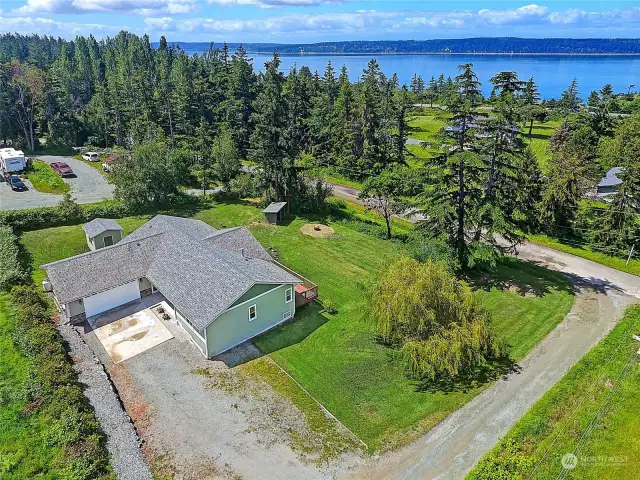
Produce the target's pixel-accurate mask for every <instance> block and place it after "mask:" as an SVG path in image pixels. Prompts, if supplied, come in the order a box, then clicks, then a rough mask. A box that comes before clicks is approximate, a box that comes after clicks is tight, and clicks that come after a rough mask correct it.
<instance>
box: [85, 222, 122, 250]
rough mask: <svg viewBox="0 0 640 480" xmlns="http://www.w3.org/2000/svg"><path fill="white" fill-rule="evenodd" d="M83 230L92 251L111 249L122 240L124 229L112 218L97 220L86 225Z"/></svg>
mask: <svg viewBox="0 0 640 480" xmlns="http://www.w3.org/2000/svg"><path fill="white" fill-rule="evenodd" d="M82 229H83V230H84V233H85V235H86V237H87V245H89V248H90V249H91V250H97V249H98V248H104V247H110V246H111V245H114V244H116V243H118V242H119V241H120V240H122V227H121V226H120V225H118V223H117V222H116V221H115V220H111V219H110V218H95V219H93V220H91V221H90V222H89V223H87V224H85V225H84V226H83V227H82Z"/></svg>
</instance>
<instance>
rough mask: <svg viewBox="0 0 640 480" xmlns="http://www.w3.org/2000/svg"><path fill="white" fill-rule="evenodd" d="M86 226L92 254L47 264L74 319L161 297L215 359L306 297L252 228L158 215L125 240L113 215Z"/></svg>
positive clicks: (62, 305) (60, 301)
mask: <svg viewBox="0 0 640 480" xmlns="http://www.w3.org/2000/svg"><path fill="white" fill-rule="evenodd" d="M84 230H85V233H86V236H87V242H88V244H89V247H90V248H91V250H92V251H91V252H88V253H85V254H81V255H76V256H74V257H71V258H67V259H64V260H60V261H57V262H53V263H49V264H46V265H43V266H42V268H43V269H44V270H46V272H47V275H48V280H46V282H47V285H48V286H47V288H48V289H50V290H51V292H52V295H53V298H54V299H55V302H56V305H57V306H58V307H59V309H60V311H61V313H62V314H63V315H64V316H65V317H66V318H68V319H69V320H70V321H71V322H72V323H80V322H83V321H88V322H89V323H93V321H94V320H97V319H98V318H99V317H100V316H102V315H105V313H107V312H108V313H111V312H113V311H114V310H117V309H119V308H121V307H123V306H128V305H129V304H132V303H136V302H138V303H141V305H147V304H148V303H149V302H144V299H145V297H148V296H152V295H155V297H154V298H157V299H158V301H157V302H155V303H160V301H161V299H162V301H164V302H166V305H167V306H168V309H169V311H170V312H172V313H173V314H174V315H175V318H176V319H177V320H178V322H179V323H180V325H181V326H182V327H183V328H184V329H185V330H186V331H187V332H188V333H189V335H190V336H191V338H192V339H193V341H194V343H195V344H196V345H197V346H198V348H199V349H200V351H201V352H202V354H203V355H205V356H206V357H212V356H214V355H217V354H219V353H222V352H224V351H226V350H228V349H229V348H231V347H233V346H235V345H237V344H239V343H242V342H244V341H246V340H248V339H250V338H252V337H254V336H256V335H259V334H260V333H263V332H265V331H266V330H269V329H270V328H272V327H274V326H276V325H278V324H279V323H282V322H284V321H286V320H289V319H291V318H293V316H294V315H295V309H296V303H298V305H300V302H303V303H305V302H307V299H306V298H302V297H300V296H298V300H297V302H296V298H295V295H296V294H295V287H296V285H301V284H303V280H302V279H300V278H299V277H297V276H295V275H293V274H292V273H291V272H290V271H287V270H285V269H284V268H283V267H282V266H280V265H278V264H276V263H275V262H274V261H273V259H272V258H271V256H270V255H269V254H268V253H267V251H266V250H265V249H264V248H263V247H262V246H261V245H260V244H259V243H258V242H257V241H256V240H255V238H254V237H253V236H252V235H251V233H250V232H249V230H248V229H247V228H246V227H238V228H229V229H226V230H216V229H214V228H213V227H211V226H209V225H207V224H206V223H204V222H201V221H198V220H191V219H184V218H179V217H170V216H165V215H157V216H156V217H154V218H152V219H151V220H150V221H149V222H148V223H146V224H145V225H143V226H142V227H140V228H139V229H137V230H136V231H134V232H133V233H131V234H130V235H128V236H126V237H125V238H124V239H121V238H120V237H121V230H122V228H121V227H120V226H119V225H118V224H117V223H116V222H115V221H113V220H109V219H95V220H93V221H91V222H89V223H88V224H86V225H85V226H84ZM298 290H300V288H298ZM302 290H304V288H303V289H302ZM126 311H128V310H126Z"/></svg>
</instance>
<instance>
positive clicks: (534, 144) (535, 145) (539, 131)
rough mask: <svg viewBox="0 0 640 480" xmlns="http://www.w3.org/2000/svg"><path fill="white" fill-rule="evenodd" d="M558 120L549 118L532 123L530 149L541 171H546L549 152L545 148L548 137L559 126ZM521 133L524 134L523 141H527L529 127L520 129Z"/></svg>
mask: <svg viewBox="0 0 640 480" xmlns="http://www.w3.org/2000/svg"><path fill="white" fill-rule="evenodd" d="M560 123H561V121H560V120H550V121H548V122H546V123H539V122H535V123H534V124H533V130H532V135H531V149H532V150H533V152H534V153H535V154H536V157H537V158H538V163H539V164H540V168H541V169H542V171H543V172H545V173H546V171H547V163H548V162H549V160H550V159H551V154H550V153H549V151H548V150H547V145H548V144H549V137H550V136H551V135H553V133H554V132H555V131H556V129H557V128H558V127H559V126H560ZM522 133H523V134H524V136H525V143H527V142H528V141H529V137H528V134H529V128H528V127H526V128H524V129H522Z"/></svg>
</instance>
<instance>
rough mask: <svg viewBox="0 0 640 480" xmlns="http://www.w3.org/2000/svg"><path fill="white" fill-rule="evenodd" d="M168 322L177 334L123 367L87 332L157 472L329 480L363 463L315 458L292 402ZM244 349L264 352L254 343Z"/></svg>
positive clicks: (200, 478)
mask: <svg viewBox="0 0 640 480" xmlns="http://www.w3.org/2000/svg"><path fill="white" fill-rule="evenodd" d="M163 323H164V325H165V326H166V327H167V328H169V330H170V331H171V333H172V334H173V335H174V337H175V338H173V339H171V340H169V341H167V342H164V343H162V344H160V345H157V346H155V347H153V348H151V349H149V350H147V351H145V352H142V353H140V354H139V355H137V356H135V357H132V358H130V359H128V360H125V361H123V362H121V363H119V364H117V365H115V364H113V363H112V362H110V361H109V359H108V357H106V353H105V352H104V349H102V347H101V346H100V345H99V343H97V339H96V338H95V336H94V335H93V333H92V332H90V333H87V334H85V335H84V338H85V340H86V342H87V343H88V344H89V345H91V347H92V349H93V350H94V351H95V352H96V354H97V355H98V357H99V358H100V360H101V361H102V362H103V363H104V364H105V365H106V368H107V370H108V372H109V375H110V378H111V380H112V381H113V382H114V384H115V386H116V388H117V390H118V393H119V396H120V398H121V400H122V402H123V404H124V405H125V407H126V409H127V412H128V413H129V415H130V416H131V418H132V419H133V420H134V422H135V425H136V428H137V430H138V432H139V434H140V436H141V438H142V439H143V441H144V445H143V452H144V455H145V457H146V458H147V460H148V461H149V463H150V464H151V465H152V466H153V469H154V473H156V474H157V475H158V476H160V477H162V478H164V476H167V477H170V478H173V479H175V480H207V479H236V478H243V479H245V480H250V479H260V480H262V479H276V478H287V479H289V478H290V479H295V478H304V479H305V480H306V479H309V480H312V479H329V478H334V477H335V475H336V472H337V471H338V470H340V471H344V470H343V469H345V468H347V469H348V468H349V467H350V466H351V467H353V466H354V465H356V464H357V463H358V462H359V459H360V458H361V457H360V456H359V455H358V454H356V453H343V454H342V455H341V456H340V457H338V458H337V459H334V460H332V461H330V462H329V463H322V464H318V463H316V461H315V460H316V457H315V456H314V452H312V451H310V450H309V449H308V448H307V447H309V444H308V443H305V441H304V437H305V429H306V428H307V424H306V421H305V420H304V417H303V416H302V415H301V413H300V412H299V411H298V410H297V409H296V408H295V406H294V405H293V404H292V403H291V402H289V400H287V399H286V398H284V397H282V396H281V395H279V394H278V393H276V392H275V391H273V390H272V388H271V387H270V386H269V385H267V384H265V383H264V382H261V381H256V380H255V379H254V378H252V377H250V376H248V375H245V374H243V373H241V372H242V367H244V366H242V367H235V368H229V367H228V366H227V365H225V363H223V362H222V361H213V360H207V359H205V358H204V357H203V356H202V355H201V354H200V352H199V351H198V349H197V348H196V346H195V345H193V343H191V340H190V339H189V337H188V335H187V334H186V332H184V330H182V328H181V327H179V326H178V325H177V324H176V322H175V321H174V320H168V321H163ZM241 347H243V349H244V351H245V352H246V351H249V350H251V349H253V350H254V351H252V352H251V353H253V354H254V355H256V354H257V355H259V353H258V352H257V350H256V349H255V347H253V345H251V344H245V345H243V346H241ZM234 350H236V349H234ZM241 350H242V349H241ZM241 353H244V352H241ZM239 356H242V357H244V356H245V355H239ZM228 358H231V357H229V356H227V358H226V359H225V360H226V361H227V362H229V360H228ZM259 361H267V360H266V359H261V360H259ZM301 438H302V440H300V439H301Z"/></svg>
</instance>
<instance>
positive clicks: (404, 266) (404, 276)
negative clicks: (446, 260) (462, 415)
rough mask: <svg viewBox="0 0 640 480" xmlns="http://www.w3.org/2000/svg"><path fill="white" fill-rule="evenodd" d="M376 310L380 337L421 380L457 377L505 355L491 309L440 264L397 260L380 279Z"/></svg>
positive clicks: (374, 305)
mask: <svg viewBox="0 0 640 480" xmlns="http://www.w3.org/2000/svg"><path fill="white" fill-rule="evenodd" d="M372 313H373V317H374V319H375V321H376V323H377V325H378V331H379V333H380V337H381V338H382V340H383V341H384V342H386V343H388V344H390V345H393V346H396V347H398V348H399V349H400V350H401V351H402V353H403V354H404V356H405V359H406V362H407V368H408V370H409V372H410V373H411V375H412V376H413V377H414V378H417V379H420V380H429V381H431V380H435V379H440V378H445V377H456V376H457V375H458V374H460V373H463V372H465V371H467V370H470V369H471V368H472V367H475V366H477V365H481V364H483V363H485V362H486V361H487V360H489V359H496V358H500V357H502V356H503V355H505V353H506V348H505V347H504V345H502V343H501V342H499V341H498V339H497V337H496V336H495V334H494V333H493V329H492V328H491V318H490V316H489V313H488V312H487V311H486V310H485V309H484V308H483V307H482V306H481V304H480V301H479V300H478V299H477V298H476V296H475V295H474V294H473V292H472V291H471V289H470V288H469V286H468V285H466V284H464V283H462V282H460V281H458V280H457V279H456V278H455V277H454V276H453V275H452V274H451V272H450V271H449V269H448V267H447V266H446V265H444V264H441V263H434V262H432V261H427V262H425V263H419V262H417V261H416V260H413V259H411V258H402V259H400V260H398V261H396V262H395V263H394V264H392V265H391V266H390V267H389V269H388V270H387V272H385V273H384V274H383V275H382V276H381V277H380V280H379V282H378V285H377V290H376V292H375V293H374V295H373V302H372Z"/></svg>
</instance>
